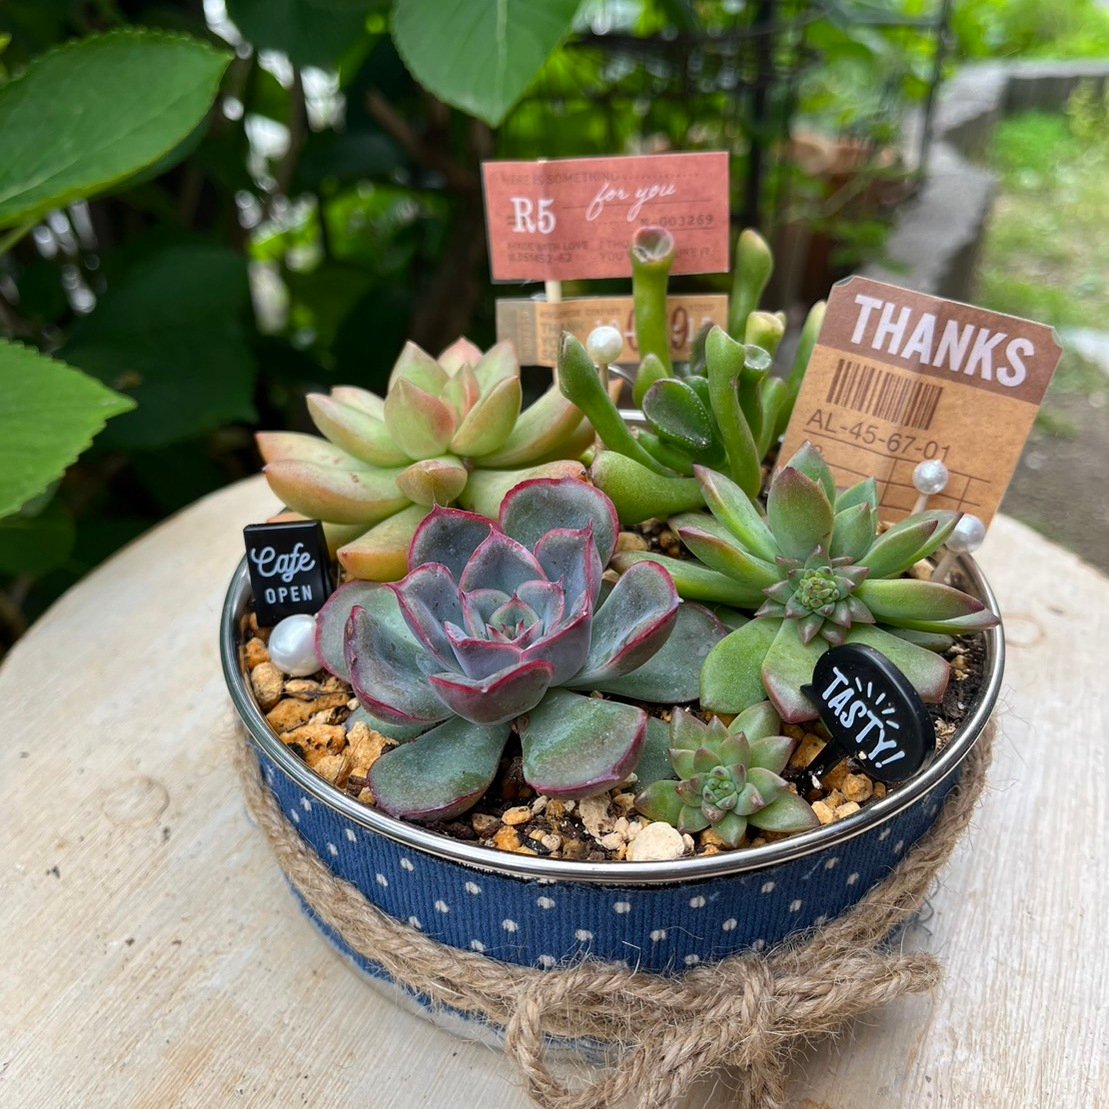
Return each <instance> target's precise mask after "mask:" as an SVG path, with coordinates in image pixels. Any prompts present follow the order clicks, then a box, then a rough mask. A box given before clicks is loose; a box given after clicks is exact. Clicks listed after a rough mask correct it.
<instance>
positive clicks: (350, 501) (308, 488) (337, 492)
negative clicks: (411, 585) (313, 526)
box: [262, 459, 411, 525]
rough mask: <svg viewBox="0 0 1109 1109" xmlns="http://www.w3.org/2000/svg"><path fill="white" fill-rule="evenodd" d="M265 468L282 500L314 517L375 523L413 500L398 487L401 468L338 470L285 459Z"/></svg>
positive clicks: (339, 522) (270, 481)
mask: <svg viewBox="0 0 1109 1109" xmlns="http://www.w3.org/2000/svg"><path fill="white" fill-rule="evenodd" d="M262 472H263V473H264V474H265V475H266V481H268V482H269V486H270V488H271V489H272V490H273V492H274V493H275V494H276V496H277V497H279V498H280V499H281V502H282V503H283V504H286V505H288V506H289V508H291V509H292V510H293V511H294V512H300V513H301V514H303V515H304V516H307V517H309V518H310V519H314V520H331V521H333V522H334V523H337V524H362V523H364V524H366V525H369V524H376V523H377V522H378V521H379V520H384V519H385V518H386V517H387V516H392V515H393V514H394V513H396V512H399V511H400V510H401V509H402V508H407V507H408V505H409V504H410V503H411V502H410V501H409V500H408V498H407V497H405V496H404V495H403V494H402V493H401V491H400V489H399V488H398V487H397V477H398V476H399V474H400V471H399V470H359V471H350V470H339V469H335V468H334V467H331V466H321V465H319V464H318V463H316V462H294V461H293V460H291V459H284V460H281V461H278V462H270V463H268V464H267V465H266V466H265V467H264V468H263V471H262Z"/></svg>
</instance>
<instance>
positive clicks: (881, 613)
mask: <svg viewBox="0 0 1109 1109" xmlns="http://www.w3.org/2000/svg"><path fill="white" fill-rule="evenodd" d="M855 596H857V597H858V598H859V600H860V601H862V602H863V604H864V605H866V607H867V608H869V609H870V611H871V612H872V613H874V615H875V616H876V617H877V619H878V622H879V623H881V624H893V625H894V626H896V627H903V628H913V629H915V630H916V631H922V632H939V633H941V634H945V633H956V634H957V633H959V632H970V631H980V630H982V629H984V628H992V627H993V626H994V625H995V624H996V623H997V617H996V616H995V615H994V614H993V613H992V612H991V611H990V610H989V609H988V608H986V606H985V605H984V604H982V602H981V601H979V600H976V599H975V598H974V597H971V596H969V595H968V594H966V593H963V592H962V591H961V590H958V589H955V588H954V587H952V586H950V585H941V584H940V583H939V582H935V581H918V580H917V579H915V578H895V579H892V580H891V579H887V580H879V581H864V582H863V583H862V585H860V586H859V587H858V589H856V590H855Z"/></svg>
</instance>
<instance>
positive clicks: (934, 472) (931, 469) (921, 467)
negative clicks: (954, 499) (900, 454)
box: [913, 458, 951, 516]
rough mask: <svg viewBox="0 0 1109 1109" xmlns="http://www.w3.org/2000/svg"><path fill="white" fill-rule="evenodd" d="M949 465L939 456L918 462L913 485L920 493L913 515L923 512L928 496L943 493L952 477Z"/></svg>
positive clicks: (914, 471)
mask: <svg viewBox="0 0 1109 1109" xmlns="http://www.w3.org/2000/svg"><path fill="white" fill-rule="evenodd" d="M950 476H951V475H950V474H949V473H948V471H947V467H946V466H945V465H944V464H943V463H942V462H941V461H940V460H939V459H938V458H928V459H925V461H923V462H918V463H917V466H916V469H915V470H913V486H914V487H915V488H916V491H917V492H918V493H919V494H920V496H919V497H917V499H916V504H914V505H913V515H914V516H915V515H916V514H917V513H918V512H923V511H924V509H925V508H926V507H927V506H928V498H929V497H933V496H935V495H936V494H937V493H942V492H943V491H944V490H945V489H946V488H947V482H948V479H949V478H950Z"/></svg>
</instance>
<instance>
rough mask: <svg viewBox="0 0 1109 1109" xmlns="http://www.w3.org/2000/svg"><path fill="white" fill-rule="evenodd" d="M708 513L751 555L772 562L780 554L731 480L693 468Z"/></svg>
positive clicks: (759, 517)
mask: <svg viewBox="0 0 1109 1109" xmlns="http://www.w3.org/2000/svg"><path fill="white" fill-rule="evenodd" d="M693 472H694V474H695V476H696V478H697V481H698V482H699V483H700V486H701V492H702V493H703V495H704V498H705V504H706V505H708V508H709V511H710V512H711V513H712V514H713V516H715V517H716V519H718V520H719V521H720V522H721V523H722V524H723V525H724V526H725V527H726V528H727V529H728V530H729V531H730V532H731V533H732V535H734V536H735V537H736V539H738V540H739V541H740V542H741V543H742V544H743V545H744V546H745V547H746V548H747V549H748V550H749V551H750V552H751V553H752V554H753V555H756V556H757V557H758V558H761V559H763V560H764V561H765V562H773V561H774V559H775V558H777V557H778V555H779V554H780V553H781V552H780V551H779V550H778V545H777V543H775V542H774V536H773V534H772V533H771V531H770V528H769V526H768V525H767V523H766V520H765V518H764V517H763V515H762V513H761V512H760V511H759V509H758V506H757V505H756V504H755V502H754V501H753V500H752V499H751V498H750V497H749V496H747V494H746V493H744V491H743V490H742V489H740V487H739V486H738V485H736V483H735V482H734V481H732V480H731V478H729V477H727V476H726V475H725V474H721V473H717V472H716V471H715V470H709V469H706V468H704V467H700V466H698V467H694V470H693Z"/></svg>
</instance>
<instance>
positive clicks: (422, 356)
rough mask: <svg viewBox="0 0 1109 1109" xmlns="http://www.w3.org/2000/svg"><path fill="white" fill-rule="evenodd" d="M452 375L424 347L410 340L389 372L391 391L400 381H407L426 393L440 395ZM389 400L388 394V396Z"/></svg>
mask: <svg viewBox="0 0 1109 1109" xmlns="http://www.w3.org/2000/svg"><path fill="white" fill-rule="evenodd" d="M449 380H450V375H449V374H448V373H447V371H446V370H444V369H443V367H442V366H440V365H439V363H438V362H437V361H436V360H435V359H434V358H432V357H431V355H430V354H428V353H427V351H426V350H424V349H423V348H422V347H419V346H417V345H416V344H415V343H413V342H411V341H409V342H407V343H405V344H404V347H403V349H402V350H401V352H400V357H399V358H398V359H397V360H396V362H395V363H394V364H393V369H392V372H391V373H390V374H389V391H392V390H393V389H394V388H396V386H397V384H398V383H399V382H400V381H407V382H409V383H410V384H412V385H415V386H416V387H417V388H420V389H423V390H424V392H425V393H431V394H432V395H433V396H438V395H439V394H440V393H442V391H443V389H444V388H446V384H447V382H448V381H449ZM386 400H388V396H386Z"/></svg>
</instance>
